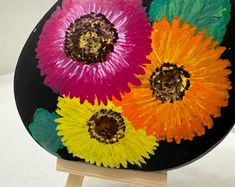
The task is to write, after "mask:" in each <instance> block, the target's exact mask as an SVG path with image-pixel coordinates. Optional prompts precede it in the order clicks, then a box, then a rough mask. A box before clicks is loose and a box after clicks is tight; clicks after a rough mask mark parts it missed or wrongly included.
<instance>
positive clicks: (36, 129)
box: [29, 108, 64, 157]
mask: <svg viewBox="0 0 235 187" xmlns="http://www.w3.org/2000/svg"><path fill="white" fill-rule="evenodd" d="M59 117H60V116H58V115H57V114H56V113H54V112H53V113H50V112H48V111H47V110H45V109H42V108H39V109H37V111H36V112H35V114H34V117H33V122H32V123H31V124H30V125H29V130H30V132H31V134H32V136H33V138H34V139H35V140H36V141H37V142H38V143H39V144H40V145H41V146H42V147H43V148H44V149H46V150H47V151H48V152H49V153H51V154H53V155H55V156H57V157H59V155H58V154H57V153H56V152H57V150H58V149H62V148H63V147H64V146H63V144H62V142H61V137H59V136H58V135H57V130H56V127H57V125H58V123H56V122H55V119H57V118H59Z"/></svg>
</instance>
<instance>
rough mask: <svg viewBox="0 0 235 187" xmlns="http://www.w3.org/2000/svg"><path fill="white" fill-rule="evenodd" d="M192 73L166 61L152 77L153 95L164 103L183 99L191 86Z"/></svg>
mask: <svg viewBox="0 0 235 187" xmlns="http://www.w3.org/2000/svg"><path fill="white" fill-rule="evenodd" d="M189 78H190V74H189V73H188V72H187V71H185V70H184V69H183V66H181V67H177V66H176V65H175V64H170V63H164V64H163V65H162V66H161V67H160V68H157V69H156V70H155V71H154V72H153V74H152V75H151V77H150V88H151V90H152V91H153V96H154V97H156V99H159V100H161V101H162V102H163V103H165V102H169V103H173V102H175V101H177V100H182V99H183V97H184V94H185V90H188V89H189V87H190V80H189Z"/></svg>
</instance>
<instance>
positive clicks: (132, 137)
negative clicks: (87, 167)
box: [56, 97, 158, 168]
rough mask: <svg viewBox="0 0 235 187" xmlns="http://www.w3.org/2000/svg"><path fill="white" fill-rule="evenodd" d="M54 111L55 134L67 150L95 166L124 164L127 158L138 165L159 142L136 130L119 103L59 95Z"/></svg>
mask: <svg viewBox="0 0 235 187" xmlns="http://www.w3.org/2000/svg"><path fill="white" fill-rule="evenodd" d="M56 112H57V114H59V115H60V116H61V118H58V119H57V120H56V122H58V123H59V125H58V126H57V130H58V135H59V136H62V142H63V144H64V146H66V147H67V149H68V152H69V153H71V154H73V156H74V157H79V158H81V159H85V161H86V162H89V163H91V164H96V165H97V166H101V165H103V166H105V167H112V168H119V167H120V166H121V165H122V166H123V167H125V168H126V167H127V164H128V162H129V163H130V164H136V165H138V166H141V164H143V163H146V162H145V158H147V159H149V158H150V155H154V150H156V147H157V146H158V144H157V143H156V141H155V137H154V136H146V134H145V130H143V129H140V130H138V131H136V130H135V129H134V128H133V127H132V125H131V123H130V122H129V121H128V119H127V118H125V117H124V116H122V114H121V112H122V109H121V107H116V106H115V105H114V104H112V103H111V102H108V104H107V106H105V105H103V104H101V105H97V101H96V102H95V105H91V104H90V103H89V102H87V101H85V102H84V104H80V101H79V99H76V98H73V99H70V98H66V97H65V98H61V97H60V98H59V102H58V109H57V111H56Z"/></svg>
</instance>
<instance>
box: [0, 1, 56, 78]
mask: <svg viewBox="0 0 235 187" xmlns="http://www.w3.org/2000/svg"><path fill="white" fill-rule="evenodd" d="M55 2H56V0H0V75H1V74H6V73H11V72H13V71H14V69H15V66H16V63H17V59H18V57H19V55H20V52H21V49H22V48H23V45H24V43H25V42H26V40H27V38H28V36H29V34H30V33H31V31H32V30H33V28H34V26H35V25H36V24H37V22H38V21H39V20H40V19H41V18H42V16H43V15H44V14H45V13H46V12H47V11H48V10H49V9H50V7H51V6H52V5H53V4H54V3H55Z"/></svg>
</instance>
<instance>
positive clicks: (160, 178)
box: [56, 159, 167, 187]
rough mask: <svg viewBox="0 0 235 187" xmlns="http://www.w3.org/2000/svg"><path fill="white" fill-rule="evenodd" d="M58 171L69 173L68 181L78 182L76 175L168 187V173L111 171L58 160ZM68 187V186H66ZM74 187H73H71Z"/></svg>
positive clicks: (153, 186) (149, 186) (146, 186)
mask: <svg viewBox="0 0 235 187" xmlns="http://www.w3.org/2000/svg"><path fill="white" fill-rule="evenodd" d="M56 169H57V171H62V172H67V173H69V174H70V175H71V176H70V175H69V178H71V179H68V180H71V181H76V180H78V181H79V179H75V178H76V177H74V175H77V176H78V178H81V176H89V177H96V178H102V179H108V180H114V181H120V182H126V183H131V184H140V185H143V186H145V187H166V186H167V173H166V172H155V171H154V172H144V171H135V170H125V169H111V168H103V167H96V166H93V165H90V164H85V163H82V162H77V161H76V162H75V161H67V160H63V159H57V167H56ZM66 187H67V186H66ZM69 187H72V186H69Z"/></svg>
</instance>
